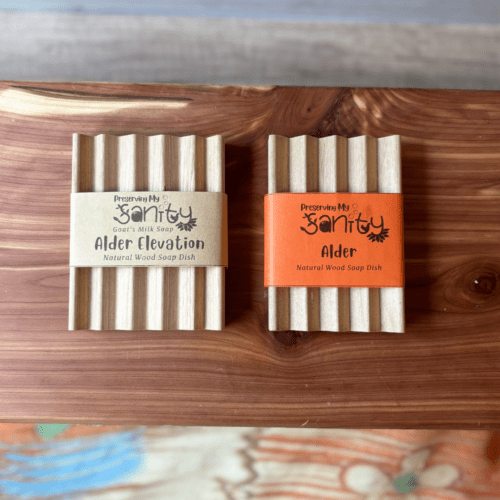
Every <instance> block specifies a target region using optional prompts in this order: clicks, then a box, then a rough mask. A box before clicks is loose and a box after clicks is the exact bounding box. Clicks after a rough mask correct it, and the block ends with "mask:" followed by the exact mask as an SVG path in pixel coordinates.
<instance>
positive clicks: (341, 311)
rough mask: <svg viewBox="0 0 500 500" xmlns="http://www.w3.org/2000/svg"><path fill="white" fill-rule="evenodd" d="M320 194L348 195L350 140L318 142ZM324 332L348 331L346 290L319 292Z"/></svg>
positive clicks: (336, 139)
mask: <svg viewBox="0 0 500 500" xmlns="http://www.w3.org/2000/svg"><path fill="white" fill-rule="evenodd" d="M318 149H319V154H318V168H319V191H320V192H321V193H335V192H345V191H347V140H346V139H345V138H343V137H339V136H335V135H334V136H329V137H324V138H322V139H319V143H318ZM320 313H321V328H320V329H321V330H322V331H330V332H338V331H348V330H349V291H348V289H344V288H327V287H322V288H320Z"/></svg>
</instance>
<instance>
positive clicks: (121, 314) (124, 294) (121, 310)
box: [115, 135, 137, 330]
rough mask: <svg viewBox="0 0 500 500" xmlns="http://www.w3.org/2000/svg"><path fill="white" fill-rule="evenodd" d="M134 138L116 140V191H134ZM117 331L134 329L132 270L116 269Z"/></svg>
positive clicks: (127, 137)
mask: <svg viewBox="0 0 500 500" xmlns="http://www.w3.org/2000/svg"><path fill="white" fill-rule="evenodd" d="M136 147H137V144H136V137H135V135H126V136H122V137H120V138H119V139H118V191H134V190H135V160H136ZM115 314H116V317H115V328H116V329H117V330H132V329H133V327H134V268H133V267H119V268H116V312H115Z"/></svg>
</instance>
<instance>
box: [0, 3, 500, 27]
mask: <svg viewBox="0 0 500 500" xmlns="http://www.w3.org/2000/svg"><path fill="white" fill-rule="evenodd" d="M0 9H3V10H10V11H21V12H66V13H68V12H69V13H87V14H133V15H160V16H195V17H220V18H230V17H234V18H258V19H294V20H320V21H326V20H330V21H356V22H375V23H429V24H449V23H465V24H469V23H486V24H496V23H498V22H499V20H500V6H499V5H498V3H497V2H496V0H441V1H440V2H437V1H436V0H405V1H404V2H401V1H400V0H384V1H380V0H350V1H349V2H346V1H345V0H281V1H280V2H266V1H263V0H245V1H242V0H240V1H239V2H238V1H237V0H197V1H192V2H179V1H178V0H144V1H142V2H135V1H132V0H123V1H119V0H100V1H96V2H91V3H90V2H85V1H78V0H67V1H64V0H27V1H25V2H22V3H17V2H2V1H1V0H0Z"/></svg>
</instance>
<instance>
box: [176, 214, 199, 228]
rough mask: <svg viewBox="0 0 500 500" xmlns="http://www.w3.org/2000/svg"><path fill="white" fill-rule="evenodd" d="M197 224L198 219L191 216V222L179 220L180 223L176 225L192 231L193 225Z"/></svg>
mask: <svg viewBox="0 0 500 500" xmlns="http://www.w3.org/2000/svg"><path fill="white" fill-rule="evenodd" d="M195 226H196V219H194V218H193V217H191V218H190V219H189V222H179V224H177V225H176V227H178V228H179V229H180V230H181V231H191V229H193V227H195Z"/></svg>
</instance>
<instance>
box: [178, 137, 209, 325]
mask: <svg viewBox="0 0 500 500" xmlns="http://www.w3.org/2000/svg"><path fill="white" fill-rule="evenodd" d="M179 190H180V191H204V190H205V141H204V139H203V138H201V137H196V136H194V135H191V136H186V137H181V139H180V162H179ZM178 314H179V317H178V327H179V329H180V330H196V329H202V328H204V326H205V318H204V316H205V268H201V267H197V268H195V267H179V307H178Z"/></svg>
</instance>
